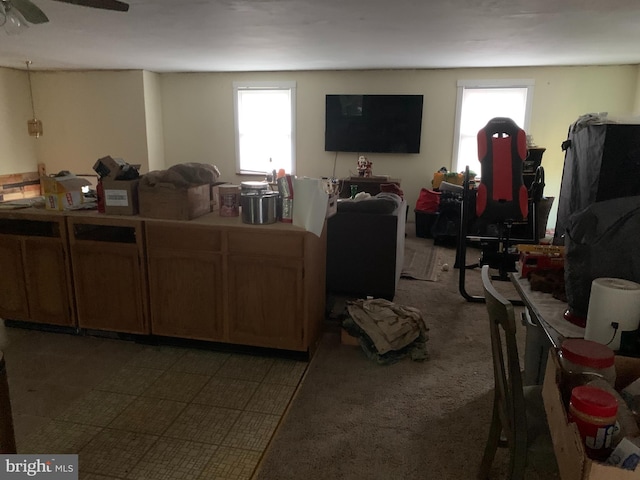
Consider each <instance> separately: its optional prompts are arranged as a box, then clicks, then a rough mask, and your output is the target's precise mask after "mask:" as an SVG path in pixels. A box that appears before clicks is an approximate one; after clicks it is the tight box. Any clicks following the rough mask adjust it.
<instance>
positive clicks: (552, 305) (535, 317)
mask: <svg viewBox="0 0 640 480" xmlns="http://www.w3.org/2000/svg"><path fill="white" fill-rule="evenodd" d="M510 276H511V282H512V283H513V285H514V286H515V287H516V290H517V291H518V294H519V295H520V297H521V298H522V301H523V302H524V304H525V307H526V308H527V310H528V312H529V315H530V317H531V320H532V321H533V322H534V323H535V324H536V325H540V327H542V329H543V330H544V332H545V334H546V335H547V338H548V339H549V341H550V342H551V345H552V346H554V347H556V348H558V347H560V345H561V344H562V341H563V340H564V339H565V338H584V330H585V329H584V328H582V327H578V326H577V325H574V324H573V323H571V322H569V321H568V320H565V318H564V312H565V311H566V310H567V308H568V306H567V304H566V303H565V302H562V301H560V300H558V299H556V298H554V297H553V296H552V295H551V294H550V293H543V292H538V291H534V290H531V286H530V285H529V280H527V279H526V278H520V274H519V273H511V274H510Z"/></svg>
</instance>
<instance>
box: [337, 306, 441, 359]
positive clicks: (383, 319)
mask: <svg viewBox="0 0 640 480" xmlns="http://www.w3.org/2000/svg"><path fill="white" fill-rule="evenodd" d="M347 311H348V313H349V317H350V320H351V321H352V322H353V325H350V322H349V321H348V320H349V319H347V321H345V323H344V325H343V326H344V327H345V328H346V329H347V331H348V332H349V333H351V334H353V335H354V336H358V337H361V338H360V344H361V346H362V347H363V349H364V350H365V352H367V351H368V350H371V351H370V352H368V353H371V355H374V356H380V357H383V356H385V355H387V356H388V359H389V360H391V363H393V361H395V360H397V359H399V358H402V357H403V356H405V355H407V354H411V357H412V359H413V360H425V359H426V358H428V354H427V351H426V341H427V339H428V334H427V332H428V330H429V329H428V327H427V326H426V324H425V323H424V320H423V318H422V314H421V313H420V311H419V310H418V309H416V308H413V307H406V306H402V305H397V304H395V303H393V302H390V301H389V300H385V299H381V298H377V299H369V300H355V301H352V302H349V303H348V304H347ZM355 326H357V329H354V327H355ZM360 332H361V333H363V334H364V335H359V333H360ZM364 336H366V339H365V338H362V337H364ZM363 340H364V341H363ZM407 347H410V348H407ZM394 352H395V353H396V354H397V353H399V354H400V356H398V355H394ZM396 357H397V358H396ZM378 360H381V359H380V358H378ZM382 360H384V359H382ZM382 363H388V362H386V361H383V362H382Z"/></svg>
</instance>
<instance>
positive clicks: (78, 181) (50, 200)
mask: <svg viewBox="0 0 640 480" xmlns="http://www.w3.org/2000/svg"><path fill="white" fill-rule="evenodd" d="M40 184H41V185H42V189H43V190H44V197H45V207H46V208H47V210H73V209H76V208H78V207H79V206H80V205H82V204H83V203H84V194H83V193H82V187H85V186H89V185H91V182H90V181H89V180H87V179H84V178H79V177H76V176H75V175H65V176H62V177H40Z"/></svg>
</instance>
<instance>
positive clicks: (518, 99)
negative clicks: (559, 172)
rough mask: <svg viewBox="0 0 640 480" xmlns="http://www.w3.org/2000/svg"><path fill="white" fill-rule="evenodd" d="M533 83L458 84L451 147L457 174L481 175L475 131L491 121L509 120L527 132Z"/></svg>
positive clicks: (475, 82)
mask: <svg viewBox="0 0 640 480" xmlns="http://www.w3.org/2000/svg"><path fill="white" fill-rule="evenodd" d="M533 83H534V82H533V80H465V81H462V80H461V81H459V82H458V105H457V112H456V129H455V137H454V146H453V162H452V164H453V166H454V169H455V171H456V172H463V171H464V169H465V167H466V166H467V165H468V166H469V170H472V171H474V172H475V173H477V174H478V175H480V161H479V160H478V145H477V135H478V131H479V130H480V129H481V128H482V127H484V126H485V125H486V124H487V122H488V121H489V120H491V119H492V118H494V117H509V118H511V119H512V120H513V121H514V122H516V123H517V124H518V126H519V127H520V128H522V129H523V130H524V131H525V132H528V128H529V120H530V116H531V104H532V101H533Z"/></svg>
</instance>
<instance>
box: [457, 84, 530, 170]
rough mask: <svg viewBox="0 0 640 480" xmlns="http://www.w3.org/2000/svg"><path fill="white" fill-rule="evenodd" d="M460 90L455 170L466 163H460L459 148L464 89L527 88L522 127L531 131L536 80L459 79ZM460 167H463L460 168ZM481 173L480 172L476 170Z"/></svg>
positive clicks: (458, 93)
mask: <svg viewBox="0 0 640 480" xmlns="http://www.w3.org/2000/svg"><path fill="white" fill-rule="evenodd" d="M457 86H458V92H457V99H456V120H455V128H454V137H453V153H452V158H451V167H452V170H453V171H463V170H464V168H465V165H458V150H459V147H460V123H461V120H462V95H463V93H464V89H465V88H468V89H483V88H487V89H489V88H501V89H505V88H526V89H527V100H526V106H525V113H524V125H521V128H522V129H523V130H524V131H525V132H527V133H528V132H529V126H530V124H531V111H532V109H533V92H534V86H535V81H534V80H533V79H528V78H527V79H493V80H458V83H457ZM460 168H462V169H461V170H460ZM476 173H478V174H480V172H476Z"/></svg>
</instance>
